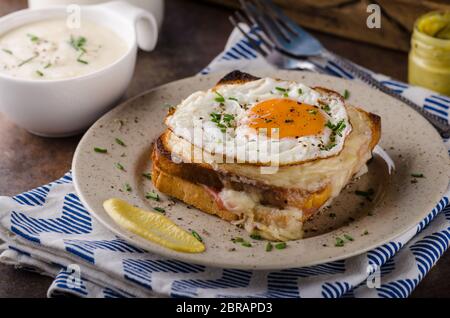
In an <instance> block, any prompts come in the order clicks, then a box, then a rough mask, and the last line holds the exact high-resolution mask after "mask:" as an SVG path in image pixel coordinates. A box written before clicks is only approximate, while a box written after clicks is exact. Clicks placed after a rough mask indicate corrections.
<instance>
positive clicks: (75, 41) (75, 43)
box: [69, 35, 87, 52]
mask: <svg viewBox="0 0 450 318" xmlns="http://www.w3.org/2000/svg"><path fill="white" fill-rule="evenodd" d="M86 42H87V39H86V38H85V37H84V36H79V37H78V38H75V37H74V36H73V35H71V36H70V42H69V43H70V45H72V47H73V48H74V49H75V50H77V51H82V52H86V49H85V48H84V45H85V44H86Z"/></svg>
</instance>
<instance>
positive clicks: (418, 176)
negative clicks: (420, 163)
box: [411, 173, 425, 178]
mask: <svg viewBox="0 0 450 318" xmlns="http://www.w3.org/2000/svg"><path fill="white" fill-rule="evenodd" d="M411 177H414V178H425V176H424V175H423V173H411Z"/></svg>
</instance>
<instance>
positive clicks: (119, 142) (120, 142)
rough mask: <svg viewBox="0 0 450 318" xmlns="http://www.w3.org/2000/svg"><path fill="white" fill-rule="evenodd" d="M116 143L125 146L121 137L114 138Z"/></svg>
mask: <svg viewBox="0 0 450 318" xmlns="http://www.w3.org/2000/svg"><path fill="white" fill-rule="evenodd" d="M116 143H117V144H118V145H121V146H124V147H125V146H126V145H125V143H124V142H123V141H122V140H121V139H119V138H116Z"/></svg>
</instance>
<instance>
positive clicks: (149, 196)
mask: <svg viewBox="0 0 450 318" xmlns="http://www.w3.org/2000/svg"><path fill="white" fill-rule="evenodd" d="M145 198H146V199H152V200H155V201H159V195H158V193H156V192H147V193H146V194H145Z"/></svg>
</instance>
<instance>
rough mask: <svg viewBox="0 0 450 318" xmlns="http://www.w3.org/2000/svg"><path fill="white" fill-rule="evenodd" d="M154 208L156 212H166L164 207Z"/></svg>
mask: <svg viewBox="0 0 450 318" xmlns="http://www.w3.org/2000/svg"><path fill="white" fill-rule="evenodd" d="M153 210H155V211H156V212H159V213H166V210H165V209H163V208H160V207H154V208H153Z"/></svg>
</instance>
